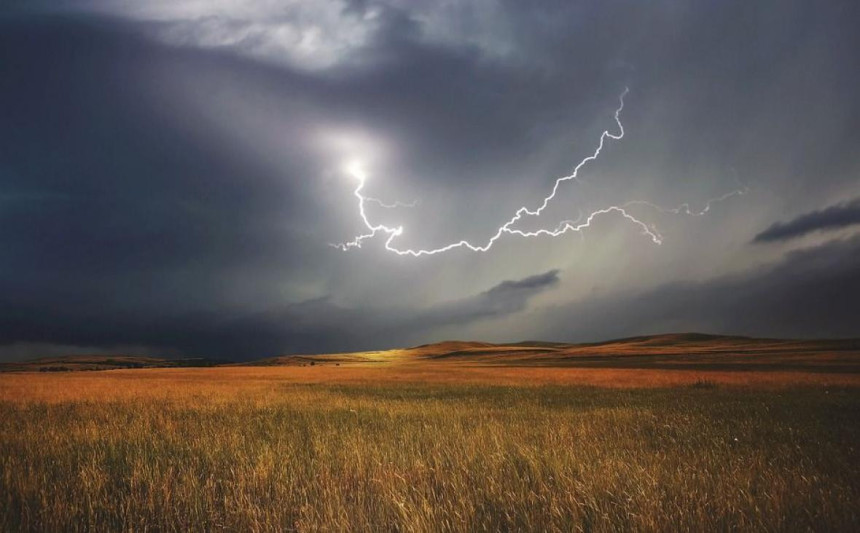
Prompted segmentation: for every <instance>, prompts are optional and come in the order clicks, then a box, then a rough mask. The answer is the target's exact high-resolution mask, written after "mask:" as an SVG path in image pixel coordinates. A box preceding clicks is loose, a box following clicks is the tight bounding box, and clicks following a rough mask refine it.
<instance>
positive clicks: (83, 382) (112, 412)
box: [0, 365, 860, 531]
mask: <svg viewBox="0 0 860 533" xmlns="http://www.w3.org/2000/svg"><path fill="white" fill-rule="evenodd" d="M858 417H860V388H858V383H857V379H856V374H854V375H850V374H849V375H839V374H824V373H800V372H715V371H712V372H694V371H671V370H660V371H654V370H650V371H649V370H641V369H639V370H637V369H581V368H472V367H468V366H463V367H456V366H451V365H449V366H446V367H445V369H438V368H437V369H435V370H434V369H432V368H429V367H427V366H421V365H413V366H405V367H402V368H366V367H349V366H340V367H334V366H328V367H320V366H316V367H301V366H292V367H219V368H172V369H136V370H112V371H102V372H69V373H57V374H44V373H6V374H0V530H3V531H59V530H64V531H76V530H86V531H118V530H156V531H211V530H231V531H463V530H472V531H474V530H477V531H500V530H503V531H504V530H530V531H608V530H619V529H620V530H685V531H694V530H695V531H704V530H788V531H797V530H804V531H805V530H818V531H834V530H836V531H852V530H854V531H856V530H857V529H858V527H860V514H858V513H860V449H858V443H860V425H858Z"/></svg>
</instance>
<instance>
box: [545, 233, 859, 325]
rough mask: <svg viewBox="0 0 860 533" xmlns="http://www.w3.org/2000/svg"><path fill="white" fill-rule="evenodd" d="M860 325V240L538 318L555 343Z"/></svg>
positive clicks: (560, 309) (549, 312)
mask: <svg viewBox="0 0 860 533" xmlns="http://www.w3.org/2000/svg"><path fill="white" fill-rule="evenodd" d="M571 317H575V318H571ZM858 318H860V237H855V238H853V239H848V240H837V241H832V242H829V243H826V244H824V245H821V246H817V247H813V248H809V249H804V250H798V251H794V252H791V253H789V254H788V255H787V256H786V257H785V258H784V259H782V260H780V261H779V262H777V263H776V264H773V265H769V266H766V267H761V268H757V269H753V270H751V271H749V272H745V273H742V274H736V275H732V276H725V277H720V278H717V279H713V280H709V281H703V282H698V283H697V282H684V283H672V284H667V285H665V286H662V287H659V288H657V289H654V290H650V291H646V292H641V293H634V294H617V295H613V296H612V297H605V298H595V299H593V300H591V301H586V302H581V303H578V304H576V305H572V306H565V307H558V308H552V309H549V310H546V312H544V313H541V314H540V321H541V322H543V323H544V324H545V327H544V328H543V329H542V331H543V335H544V336H545V337H546V338H549V339H552V340H601V339H607V338H617V337H626V336H631V335H641V334H649V333H654V332H657V331H661V332H686V331H698V332H705V333H715V334H739V335H750V336H769V337H777V338H778V337H786V338H793V337H806V338H815V337H855V336H856V335H857V320H858Z"/></svg>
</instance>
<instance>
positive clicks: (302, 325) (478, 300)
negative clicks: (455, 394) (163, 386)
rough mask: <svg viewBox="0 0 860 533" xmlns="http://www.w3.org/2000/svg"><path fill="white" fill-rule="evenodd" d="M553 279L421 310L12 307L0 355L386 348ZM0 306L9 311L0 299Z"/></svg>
mask: <svg viewBox="0 0 860 533" xmlns="http://www.w3.org/2000/svg"><path fill="white" fill-rule="evenodd" d="M558 281H559V279H558V272H557V271H550V272H546V273H544V274H540V275H537V276H531V277H528V278H525V279H522V280H514V281H504V282H502V283H500V284H499V285H496V286H495V287H492V288H491V289H489V290H487V291H484V292H482V293H479V294H476V295H474V296H470V297H467V298H463V299H459V300H455V301H451V302H443V303H440V304H437V305H433V306H429V307H427V308H425V309H410V308H401V309H396V308H394V309H392V308H382V309H375V308H354V307H347V306H343V305H339V304H337V303H335V302H333V301H332V299H331V298H318V299H314V300H308V301H305V302H299V303H296V304H291V305H286V306H281V307H278V308H272V309H268V310H266V311H264V312H257V313H251V314H246V315H244V316H241V315H236V314H217V313H214V312H208V313H198V314H189V315H179V316H177V315H171V316H168V317H157V316H151V317H148V318H147V319H145V320H144V321H140V320H139V319H136V318H135V317H133V316H128V315H126V316H122V315H118V314H116V313H110V312H108V311H107V310H105V311H104V312H101V313H98V312H93V310H87V311H84V312H81V313H77V312H73V311H72V312H70V311H64V310H55V311H47V310H44V309H38V308H32V307H31V308H29V309H28V308H25V307H23V306H21V305H18V306H15V309H16V310H17V312H15V313H12V314H9V315H7V316H6V317H5V320H4V322H3V324H2V326H0V345H3V344H8V345H11V348H10V349H8V350H7V351H8V352H9V353H10V354H13V353H14V355H15V357H16V358H18V359H20V358H21V357H22V353H23V351H24V350H30V351H31V352H32V353H31V354H30V355H32V356H34V357H35V356H39V355H40V353H41V352H40V351H39V350H42V351H45V350H48V351H50V352H51V353H52V354H55V353H56V352H57V350H56V349H55V348H50V345H62V346H67V347H72V346H75V345H77V346H83V345H86V343H87V342H88V341H89V340H90V339H99V343H98V344H99V347H97V348H87V351H89V352H95V351H98V350H101V351H105V350H107V351H110V350H111V348H110V347H118V348H113V349H114V350H115V351H121V350H123V348H122V347H123V346H129V345H132V344H136V345H138V346H137V347H136V348H135V350H136V351H137V352H140V351H141V350H142V348H140V345H143V346H148V347H149V350H150V353H153V354H160V353H170V351H171V350H173V352H174V353H175V352H176V350H180V352H179V353H184V354H186V355H206V356H210V357H212V356H215V357H222V358H227V359H234V360H242V359H253V358H259V357H265V356H271V355H277V354H282V353H315V352H328V351H344V350H360V349H382V348H391V347H397V346H401V345H403V344H404V343H409V342H413V339H416V338H421V337H420V336H421V334H422V332H426V331H427V330H428V328H429V329H432V328H435V327H439V326H445V325H449V324H457V325H460V326H464V325H468V324H471V323H473V322H476V321H481V320H487V319H492V318H498V317H503V316H506V315H511V314H514V313H517V312H519V311H522V310H523V309H524V308H525V307H526V305H527V303H528V302H529V300H530V299H531V298H532V297H533V296H535V295H537V294H539V293H541V292H543V291H545V290H547V289H549V288H551V287H552V286H554V285H556V284H557V283H558ZM0 306H2V308H5V309H11V308H13V307H12V306H10V305H9V304H8V302H7V301H3V300H2V298H0ZM21 343H24V344H21ZM16 344H17V345H18V346H17V348H15V346H16ZM12 348H15V349H14V350H13V349H12Z"/></svg>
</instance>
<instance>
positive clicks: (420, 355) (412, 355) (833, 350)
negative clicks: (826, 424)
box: [241, 333, 860, 372]
mask: <svg viewBox="0 0 860 533" xmlns="http://www.w3.org/2000/svg"><path fill="white" fill-rule="evenodd" d="M431 361H432V362H438V363H442V362H448V363H458V364H467V365H504V366H576V367H613V368H662V369H673V368H677V369H683V368H692V367H696V368H712V369H723V370H755V369H775V368H783V369H788V370H790V369H798V370H807V371H828V372H860V339H842V340H784V339H758V338H750V337H738V336H721V335H706V334H702V333H677V334H664V335H649V336H641V337H630V338H624V339H616V340H610V341H604V342H597V343H586V344H565V343H557V342H542V341H525V342H518V343H514V344H491V343H486V342H464V341H445V342H439V343H435V344H424V345H421V346H416V347H413V348H403V349H394V350H384V351H371V352H354V353H338V354H323V355H287V356H280V357H271V358H267V359H261V360H258V361H252V362H248V363H241V364H243V365H311V364H313V365H317V364H336V365H339V364H349V365H354V364H363V365H368V364H372V365H378V364H409V363H417V362H431Z"/></svg>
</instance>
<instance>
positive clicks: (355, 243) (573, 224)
mask: <svg viewBox="0 0 860 533" xmlns="http://www.w3.org/2000/svg"><path fill="white" fill-rule="evenodd" d="M629 91H630V89H629V88H625V89H624V92H622V93H621V96H619V98H618V108H617V109H616V110H615V114H614V118H615V123H616V124H617V126H618V132H617V133H612V132H610V131H608V130H605V131H604V132H603V133H602V134H601V135H600V141H599V142H598V144H597V148H595V150H594V152H593V153H592V154H591V155H589V156H588V157H586V158H584V159H583V160H582V161H580V162H579V164H577V165H576V166H575V167H574V169H573V171H572V172H571V173H570V174H568V175H566V176H562V177H560V178H558V179H556V180H555V184H554V185H553V187H552V192H550V194H549V195H548V196H546V197H545V198H544V199H543V201H542V202H541V204H540V206H538V207H537V208H534V209H529V208H528V207H525V206H523V207H520V208H519V209H517V211H516V213H514V215H513V216H512V217H511V218H510V219H508V221H507V222H505V223H504V224H502V225H501V226H499V227H498V229H497V230H496V232H495V233H494V234H493V235H492V236H491V237H490V238H489V239H488V240H487V241H486V242H485V243H484V244H472V243H470V242H469V241H466V240H461V241H457V242H453V243H451V244H447V245H445V246H441V247H439V248H431V249H411V248H398V247H396V246H395V245H394V241H395V239H396V238H397V237H399V236H401V235H402V234H403V226H387V225H385V224H374V223H373V222H371V221H370V219H369V218H368V216H367V211H366V209H365V206H366V204H367V203H375V204H378V205H381V206H382V207H388V208H393V207H412V206H414V205H415V202H412V203H411V204H404V203H400V202H395V203H385V202H383V201H381V200H379V199H377V198H372V197H369V196H366V195H365V194H364V193H363V192H362V191H363V190H364V185H365V183H366V181H367V174H366V173H365V172H364V169H363V168H362V167H361V164H360V163H358V162H352V163H350V164H349V165H347V167H346V171H347V173H348V174H350V175H352V176H353V177H354V178H355V179H356V180H357V181H358V186H357V187H356V188H355V190H354V191H353V194H354V195H355V197H356V198H357V199H358V212H359V215H360V216H361V220H362V222H364V226H365V227H366V228H367V232H366V233H362V234H360V235H358V236H356V237H355V238H354V239H353V240H351V241H349V242H344V243H340V244H333V245H332V246H334V247H335V248H339V249H341V250H344V251H346V250H349V249H351V248H361V245H362V244H363V243H364V241H366V240H367V239H370V238H373V237H375V236H376V235H378V234H385V235H387V238H386V239H385V249H386V250H388V251H389V252H394V253H396V254H397V255H408V256H412V257H420V256H424V255H435V254H440V253H442V252H448V251H451V250H454V249H457V248H466V249H468V250H471V251H473V252H486V251H488V250H489V249H490V248H492V247H493V245H494V244H495V243H496V241H498V240H499V239H500V238H501V237H502V236H503V235H505V234H509V235H516V236H519V237H526V238H528V237H543V236H546V237H558V236H561V235H564V234H566V233H569V232H582V231H583V230H585V229H586V228H588V227H590V226H591V223H592V222H593V221H594V220H595V219H596V218H598V217H601V216H603V215H608V214H617V215H620V216H621V217H622V218H624V219H625V220H627V221H629V222H630V223H632V224H633V225H634V226H637V227H638V228H639V229H640V230H641V233H642V234H643V235H645V236H647V237H648V238H650V239H651V241H652V242H653V243H654V244H662V242H663V237H662V236H661V235H660V233H659V232H658V231H657V230H656V229H655V228H654V227H653V226H649V225H648V224H646V223H645V222H643V221H642V220H640V219H638V218H636V217H635V216H633V215H632V214H630V212H629V211H628V210H627V209H626V208H628V207H630V206H633V205H644V206H648V207H651V208H654V209H657V210H659V211H661V212H664V213H675V214H682V213H683V214H687V215H696V216H700V215H704V214H705V213H707V212H708V211H709V210H710V209H711V205H712V204H713V203H716V202H720V201H722V200H726V199H728V198H730V197H732V196H737V195H741V194H744V193H745V192H746V189H743V190H738V191H732V192H730V193H727V194H725V195H723V196H721V197H719V198H714V199H712V200H708V201H707V203H706V205H705V208H704V209H703V210H702V211H700V212H695V211H691V209H690V206H689V204H681V206H679V207H677V208H674V209H665V208H662V207H659V206H657V205H655V204H652V203H650V202H646V201H644V200H634V201H631V202H627V203H625V204H622V205H620V206H618V205H612V206H609V207H605V208H602V209H598V210H596V211H593V212H591V213H590V214H589V215H588V216H585V217H583V216H582V215H581V214H580V216H579V217H578V218H577V219H576V220H567V221H563V222H561V223H560V224H559V225H558V226H557V227H556V228H555V229H538V230H534V231H525V230H521V229H517V228H516V227H515V225H516V224H517V223H518V222H519V221H520V220H522V219H523V218H524V217H526V216H530V217H538V216H540V215H541V213H542V212H543V211H544V210H545V209H546V208H547V206H548V205H549V203H550V202H551V201H552V199H553V198H555V195H556V193H557V192H558V189H559V186H560V185H561V184H562V183H564V182H566V181H570V180H575V181H578V175H579V171H580V169H582V167H584V166H585V165H587V164H588V163H590V162H592V161H594V160H596V159H597V158H598V157H599V156H600V152H601V151H602V150H603V147H604V145H605V144H606V141H607V139H612V140H615V141H617V140H620V139H622V138H623V137H624V126H623V125H622V124H621V118H620V116H621V112H622V111H623V110H624V97H625V96H627V93H628V92H629Z"/></svg>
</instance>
